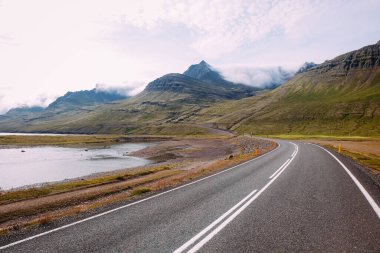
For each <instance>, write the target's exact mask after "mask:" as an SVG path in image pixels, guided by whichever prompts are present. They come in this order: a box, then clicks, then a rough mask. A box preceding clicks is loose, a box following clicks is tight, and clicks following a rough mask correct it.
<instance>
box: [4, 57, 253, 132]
mask: <svg viewBox="0 0 380 253" xmlns="http://www.w3.org/2000/svg"><path fill="white" fill-rule="evenodd" d="M200 67H201V68H203V69H206V68H209V65H208V64H205V65H203V66H200ZM207 72H212V70H211V69H210V71H207ZM256 90H258V89H257V88H253V87H249V86H245V85H235V84H233V83H231V82H227V81H223V82H222V83H219V82H218V81H217V80H216V81H207V82H206V81H202V80H200V79H196V78H193V77H190V76H187V75H183V74H168V75H165V76H162V77H160V78H158V79H156V80H154V81H152V82H150V83H149V84H148V85H147V87H146V88H145V90H144V91H143V92H141V93H140V94H138V95H137V96H135V97H131V98H128V99H126V100H120V101H117V102H112V103H109V104H106V105H101V106H96V107H95V106H92V107H88V106H87V107H85V108H82V110H70V111H67V112H65V113H61V114H59V115H57V114H51V113H50V112H49V110H47V111H46V112H45V113H41V114H39V115H38V116H36V117H34V118H33V117H30V118H28V119H26V120H25V119H24V120H20V119H16V120H12V121H4V120H3V121H1V120H0V131H20V132H63V133H153V134H167V133H172V134H173V133H179V134H186V133H187V134H197V133H204V132H205V131H206V132H207V131H208V128H207V127H202V126H193V125H188V124H184V123H183V122H184V121H186V120H187V119H188V118H190V117H192V116H193V115H195V114H196V112H198V111H200V110H201V109H204V108H206V107H209V106H211V105H212V104H214V103H216V102H220V101H227V100H232V99H240V98H243V97H249V96H252V95H254V94H255V93H256ZM174 125H175V126H174ZM190 126H191V127H190ZM9 129H12V130H9Z"/></svg>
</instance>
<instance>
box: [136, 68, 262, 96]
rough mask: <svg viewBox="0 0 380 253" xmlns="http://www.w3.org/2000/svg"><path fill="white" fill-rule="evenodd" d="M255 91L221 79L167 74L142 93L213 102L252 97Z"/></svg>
mask: <svg viewBox="0 0 380 253" xmlns="http://www.w3.org/2000/svg"><path fill="white" fill-rule="evenodd" d="M193 66H194V65H193ZM185 73H186V72H185ZM257 90H259V89H257V88H253V87H249V86H245V85H240V84H234V83H230V82H227V81H225V80H224V79H222V81H217V80H215V81H205V80H202V79H196V78H193V77H190V76H188V75H185V74H183V75H182V74H167V75H164V76H162V77H160V78H158V79H156V80H154V81H152V82H150V83H149V84H148V85H147V86H146V88H145V90H144V91H143V92H144V93H149V92H159V91H165V92H168V91H170V92H174V93H183V94H189V95H191V96H193V97H194V98H199V99H209V100H213V101H214V100H220V99H239V98H243V97H249V96H253V95H255V92H256V91H257Z"/></svg>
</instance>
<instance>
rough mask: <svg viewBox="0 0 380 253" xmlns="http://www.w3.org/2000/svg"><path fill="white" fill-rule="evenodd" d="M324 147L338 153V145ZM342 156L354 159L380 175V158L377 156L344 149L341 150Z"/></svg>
mask: <svg viewBox="0 0 380 253" xmlns="http://www.w3.org/2000/svg"><path fill="white" fill-rule="evenodd" d="M322 145H323V144H322ZM323 146H325V147H327V148H330V149H334V150H336V151H338V146H337V145H326V144H324V145H323ZM341 154H343V155H346V156H348V157H350V158H352V159H353V160H354V161H356V162H358V163H359V164H361V165H364V166H365V167H367V168H369V169H372V170H373V171H375V172H376V173H380V157H379V156H377V155H374V154H369V153H363V152H354V151H352V150H348V149H346V148H344V147H343V148H342V150H341Z"/></svg>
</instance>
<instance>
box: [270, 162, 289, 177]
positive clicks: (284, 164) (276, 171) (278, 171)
mask: <svg viewBox="0 0 380 253" xmlns="http://www.w3.org/2000/svg"><path fill="white" fill-rule="evenodd" d="M289 161H290V159H288V160H286V162H284V164H283V165H281V167H280V168H279V169H278V170H276V171H275V172H274V173H273V174H272V175H271V176H270V177H269V179H271V178H272V177H274V176H275V175H276V174H277V172H279V171H280V170H281V169H282V167H284V166H285V165H286V164H287V163H288V162H289Z"/></svg>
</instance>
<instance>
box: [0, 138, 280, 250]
mask: <svg viewBox="0 0 380 253" xmlns="http://www.w3.org/2000/svg"><path fill="white" fill-rule="evenodd" d="M280 146H281V144H280V143H278V146H277V147H276V148H275V149H273V150H272V151H269V152H268V153H265V154H263V155H261V156H258V157H255V158H253V159H251V160H249V161H246V162H244V163H241V164H238V165H235V166H233V167H231V168H228V169H225V170H223V171H220V172H218V173H215V174H212V175H210V176H207V177H204V178H201V179H198V180H196V181H193V182H190V183H187V184H184V185H181V186H178V187H176V188H173V189H170V190H167V191H164V192H161V193H158V194H156V195H153V196H150V197H148V198H145V199H141V200H138V201H136V202H133V203H130V204H127V205H124V206H120V207H117V208H114V209H111V210H108V211H106V212H103V213H99V214H97V215H94V216H91V217H88V218H85V219H83V220H79V221H76V222H73V223H70V224H67V225H64V226H62V227H58V228H55V229H52V230H48V231H46V232H43V233H40V234H37V235H34V236H31V237H27V238H25V239H22V240H19V241H16V242H13V243H10V244H7V245H4V246H0V250H2V249H6V248H9V247H12V246H14V245H17V244H20V243H23V242H26V241H30V240H33V239H35V238H38V237H41V236H44V235H47V234H50V233H53V232H56V231H59V230H62V229H65V228H68V227H71V226H74V225H77V224H80V223H83V222H86V221H89V220H92V219H95V218H98V217H101V216H104V215H106V214H109V213H113V212H115V211H118V210H120V209H124V208H127V207H130V206H133V205H136V204H139V203H141V202H145V201H147V200H150V199H153V198H157V197H159V196H162V195H164V194H167V193H170V192H173V191H176V190H179V189H181V188H184V187H187V186H189V185H192V184H196V183H198V182H201V181H203V180H206V179H209V178H211V177H215V176H217V175H220V174H222V173H225V172H227V171H230V170H232V169H235V168H236V167H240V166H242V165H244V164H247V163H249V162H252V161H254V160H256V159H259V158H263V157H264V156H267V155H269V154H271V153H272V152H274V151H276V150H277V149H279V148H280Z"/></svg>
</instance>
